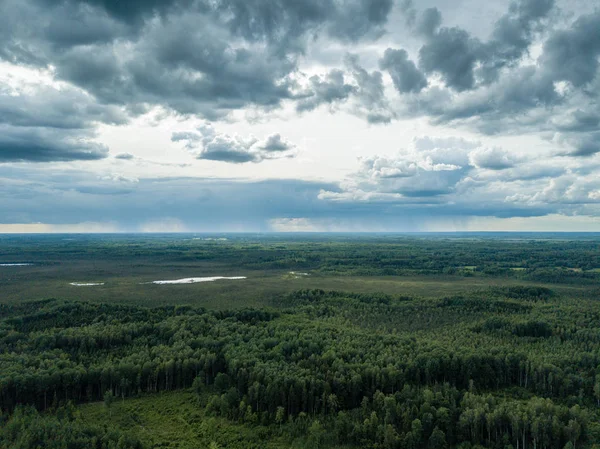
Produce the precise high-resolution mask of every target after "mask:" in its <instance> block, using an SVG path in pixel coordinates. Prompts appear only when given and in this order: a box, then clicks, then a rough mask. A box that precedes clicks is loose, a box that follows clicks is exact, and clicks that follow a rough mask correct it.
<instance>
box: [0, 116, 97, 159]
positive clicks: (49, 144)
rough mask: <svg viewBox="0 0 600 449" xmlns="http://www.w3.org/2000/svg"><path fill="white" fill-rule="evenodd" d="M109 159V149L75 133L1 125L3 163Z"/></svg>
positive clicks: (0, 139)
mask: <svg viewBox="0 0 600 449" xmlns="http://www.w3.org/2000/svg"><path fill="white" fill-rule="evenodd" d="M107 156H108V148H107V147H106V146H104V145H102V144H99V143H96V142H92V141H89V140H84V139H83V138H82V136H81V135H79V134H76V133H73V132H65V131H64V130H57V129H52V128H28V127H11V126H7V125H0V162H21V161H28V162H53V161H73V160H97V159H103V158H105V157H107Z"/></svg>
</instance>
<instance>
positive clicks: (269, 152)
mask: <svg viewBox="0 0 600 449" xmlns="http://www.w3.org/2000/svg"><path fill="white" fill-rule="evenodd" d="M171 140H172V141H173V142H185V148H186V149H187V150H189V151H191V152H192V154H194V155H195V156H196V158H197V159H205V160H211V161H221V162H229V163H233V164H243V163H246V162H255V163H256V162H262V161H264V160H268V159H278V158H282V157H293V156H294V155H293V153H292V152H291V151H292V150H294V149H295V146H294V145H293V144H292V143H290V142H288V141H287V140H285V139H283V138H282V137H281V135H280V134H271V135H270V136H268V137H267V138H266V139H264V140H258V139H257V138H255V137H253V136H249V137H248V138H242V137H240V136H230V135H227V134H223V133H218V132H217V131H216V130H215V129H214V128H213V127H212V126H210V125H204V126H201V127H200V128H198V131H197V132H176V133H173V134H172V136H171Z"/></svg>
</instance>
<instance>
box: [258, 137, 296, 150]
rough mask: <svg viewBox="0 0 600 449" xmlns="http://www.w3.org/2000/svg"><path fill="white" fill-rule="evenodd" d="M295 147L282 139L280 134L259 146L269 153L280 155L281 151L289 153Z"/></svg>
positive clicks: (268, 138)
mask: <svg viewBox="0 0 600 449" xmlns="http://www.w3.org/2000/svg"><path fill="white" fill-rule="evenodd" d="M292 147H293V145H292V144H291V143H289V142H287V141H285V140H283V139H282V138H281V135H280V134H272V135H270V136H269V137H267V139H266V140H265V142H264V143H262V144H259V148H261V149H262V150H264V151H267V152H269V153H278V152H281V151H288V150H290V149H292Z"/></svg>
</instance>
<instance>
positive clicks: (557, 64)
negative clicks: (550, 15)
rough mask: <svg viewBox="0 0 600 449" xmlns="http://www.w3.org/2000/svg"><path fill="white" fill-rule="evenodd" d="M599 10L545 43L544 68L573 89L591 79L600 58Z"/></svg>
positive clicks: (594, 74) (554, 35)
mask: <svg viewBox="0 0 600 449" xmlns="http://www.w3.org/2000/svg"><path fill="white" fill-rule="evenodd" d="M598 30H600V11H597V12H595V13H593V14H590V15H585V16H582V17H579V18H578V19H577V20H576V21H575V22H574V23H573V25H572V26H571V28H569V29H567V30H560V31H557V32H555V33H554V34H553V35H552V36H551V37H550V38H549V39H548V40H547V41H546V43H545V44H544V51H543V54H542V56H541V58H540V60H541V63H542V64H543V66H544V69H545V70H546V71H547V72H548V73H549V74H551V76H552V77H553V78H554V79H555V80H557V81H559V80H562V81H569V82H570V83H572V84H573V85H574V86H576V87H580V86H583V85H585V84H587V83H589V82H590V81H592V80H593V79H594V77H595V76H596V74H597V72H598V56H599V55H600V32H598Z"/></svg>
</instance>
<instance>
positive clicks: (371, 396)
mask: <svg viewBox="0 0 600 449" xmlns="http://www.w3.org/2000/svg"><path fill="white" fill-rule="evenodd" d="M227 239H228V240H226V241H225V240H215V239H212V238H211V240H195V239H194V238H189V239H187V240H185V239H182V238H181V237H178V240H175V239H174V238H172V237H153V238H149V237H147V238H142V237H134V236H129V237H120V238H113V237H111V238H109V237H102V238H100V237H98V238H96V239H89V238H81V239H80V240H78V241H76V242H75V243H73V242H71V241H69V244H67V243H65V242H64V241H63V240H60V239H56V238H55V239H46V240H44V239H42V238H40V239H38V240H36V239H25V238H22V239H21V240H20V239H18V238H12V239H6V240H5V241H4V245H3V252H2V254H1V255H0V263H2V262H5V263H16V262H22V263H31V264H32V266H25V267H22V268H19V267H7V268H6V269H5V270H4V271H2V272H1V273H0V274H2V278H1V281H0V293H1V294H3V295H4V292H6V293H7V294H5V295H4V298H0V409H1V414H0V447H1V448H23V449H28V448H38V447H44V448H46V447H48V448H61V449H62V448H69V449H71V448H98V449H100V448H103V449H104V448H106V449H109V448H111V449H112V448H136V449H137V448H152V447H173V448H175V447H181V448H188V447H189V448H193V447H195V448H203V447H206V448H211V449H214V448H219V447H223V448H225V447H227V448H252V447H256V448H262V447H272V448H284V447H285V448H338V447H340V448H373V449H375V448H386V449H388V448H390V449H392V448H397V449H417V448H423V449H429V448H431V449H443V448H462V449H475V448H490V449H491V448H494V449H495V448H498V449H509V448H511V449H552V448H556V449H563V448H568V449H571V448H572V449H577V448H598V447H600V423H599V417H600V414H599V411H600V302H599V301H598V299H599V298H598V296H599V294H600V280H598V277H597V276H598V267H600V251H599V249H600V240H599V239H597V238H596V237H593V236H592V237H589V238H585V237H580V236H576V237H575V236H574V237H572V239H570V240H568V239H565V238H564V237H563V238H548V236H545V238H533V237H532V236H526V238H523V239H520V240H519V239H517V240H513V239H511V240H508V239H505V238H503V236H496V237H493V236H487V237H481V236H477V237H476V238H475V237H473V236H471V237H469V238H463V237H461V238H458V237H457V238H448V237H447V236H436V237H430V238H426V237H423V236H418V237H417V236H412V237H407V236H336V237H331V238H329V239H328V238H326V237H323V236H307V237H301V236H296V237H289V236H288V237H284V236H267V237H260V236H259V237H257V236H228V237H227ZM286 239H287V240H286ZM128 253H130V254H132V256H131V257H130V258H127V254H128ZM76 266H77V267H76ZM74 267H76V268H74ZM120 267H129V268H128V270H129V271H127V270H125V269H121V268H120ZM515 268H518V269H515ZM387 270H391V272H389V273H388V271H387ZM119 271H121V272H122V276H123V277H124V278H125V279H128V280H133V279H135V280H136V281H137V280H148V279H152V278H153V277H156V278H157V279H158V277H157V276H162V277H164V278H166V276H171V277H172V278H177V277H179V276H180V275H181V276H183V275H190V274H192V273H198V272H199V271H201V272H202V274H204V273H208V274H214V273H216V272H217V271H218V272H220V273H221V272H222V273H223V274H224V275H235V274H239V273H242V274H244V275H246V276H248V279H249V280H250V279H251V278H252V277H256V278H258V279H259V280H263V281H264V283H266V284H268V285H269V289H267V290H263V289H258V287H256V286H255V284H252V283H247V284H235V285H241V287H235V288H234V287H231V285H233V284H227V282H231V281H219V282H214V283H212V282H211V283H206V284H192V285H185V286H173V287H170V286H152V287H146V286H145V285H141V287H144V288H147V289H148V290H146V291H147V292H149V293H148V295H149V297H151V298H152V299H149V300H148V301H144V300H143V299H141V298H140V296H139V295H132V296H128V294H127V293H128V290H127V288H125V287H123V285H124V284H119V281H118V276H119ZM290 272H291V273H292V274H290ZM300 272H302V273H304V274H305V275H304V274H303V275H302V276H296V275H295V274H294V273H300ZM69 273H71V274H69ZM73 273H74V274H73ZM66 276H70V277H68V278H67V277H66ZM74 276H79V277H80V279H82V280H83V279H88V280H90V279H91V280H95V281H97V280H101V281H104V283H105V284H106V285H100V286H98V287H97V289H98V290H102V289H103V288H107V289H110V288H113V287H111V283H113V284H114V285H116V286H118V291H119V292H120V296H119V297H113V298H111V299H110V300H99V299H98V297H96V296H94V295H96V294H99V293H93V291H94V289H92V288H90V289H80V290H77V291H76V292H74V293H71V294H70V295H65V296H63V295H61V294H60V293H61V292H62V291H63V290H61V288H64V289H65V290H64V291H68V290H66V288H67V287H61V288H58V287H56V286H57V285H62V284H61V283H66V282H67V281H71V280H72V278H73V277H74ZM352 276H357V277H356V278H353V277H352ZM346 277H349V278H351V279H350V280H348V281H347V282H345V283H342V284H340V283H339V282H342V281H339V279H338V278H344V279H345V278H346ZM28 278H37V279H38V280H37V282H39V290H19V287H18V285H20V283H22V282H26V281H27V279H28ZM121 282H122V281H121ZM235 282H240V283H243V282H245V281H235ZM136 285H139V284H136ZM340 285H342V286H344V287H347V288H346V289H344V290H340V289H334V288H327V287H331V286H334V287H337V286H340ZM114 288H117V287H114ZM183 289H186V293H185V294H182V295H183V299H181V298H179V297H178V292H180V291H183ZM244 290H245V291H244ZM90 291H91V293H89V292H90ZM109 292H110V290H109ZM28 293H29V294H31V296H30V297H26V296H23V297H20V296H21V295H26V294H28ZM77 295H79V297H77ZM225 296H229V297H232V298H230V299H229V300H228V301H226V302H224V301H222V300H221V298H224V297H225ZM161 297H164V299H163V300H162V302H161V299H160V298H161ZM190 298H192V299H191V300H190ZM234 300H235V302H233V301H234ZM161 421H164V424H163V423H161ZM166 423H170V424H168V425H167V424H166ZM168 426H171V427H172V428H173V429H179V430H178V431H177V432H175V431H173V432H172V433H171V434H168V431H169V429H167V428H166V427H168ZM217 429H218V430H217ZM166 435H169V437H167V436H166Z"/></svg>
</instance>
